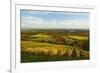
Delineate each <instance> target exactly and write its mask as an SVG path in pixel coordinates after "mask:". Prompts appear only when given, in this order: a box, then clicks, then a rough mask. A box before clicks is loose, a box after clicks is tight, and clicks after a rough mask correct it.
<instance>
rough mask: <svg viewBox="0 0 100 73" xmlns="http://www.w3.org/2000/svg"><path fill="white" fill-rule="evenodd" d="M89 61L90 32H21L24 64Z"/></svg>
mask: <svg viewBox="0 0 100 73" xmlns="http://www.w3.org/2000/svg"><path fill="white" fill-rule="evenodd" d="M88 59H89V31H88V30H64V29H50V30H49V29H48V30H42V29H41V30H40V29H30V30H21V62H22V63H26V62H46V61H68V60H72V61H73V60H88Z"/></svg>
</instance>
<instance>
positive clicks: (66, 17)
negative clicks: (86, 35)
mask: <svg viewBox="0 0 100 73" xmlns="http://www.w3.org/2000/svg"><path fill="white" fill-rule="evenodd" d="M89 17H90V15H89V13H82V12H80V13H79V12H60V11H56V12H55V11H32V10H21V28H22V29H26V28H28V29H30V28H33V29H89Z"/></svg>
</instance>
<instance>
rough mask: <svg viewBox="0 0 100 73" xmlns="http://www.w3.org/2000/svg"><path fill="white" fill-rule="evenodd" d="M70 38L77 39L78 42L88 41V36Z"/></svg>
mask: <svg viewBox="0 0 100 73" xmlns="http://www.w3.org/2000/svg"><path fill="white" fill-rule="evenodd" d="M69 37H70V38H73V39H77V40H87V39H88V37H87V36H69Z"/></svg>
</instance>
